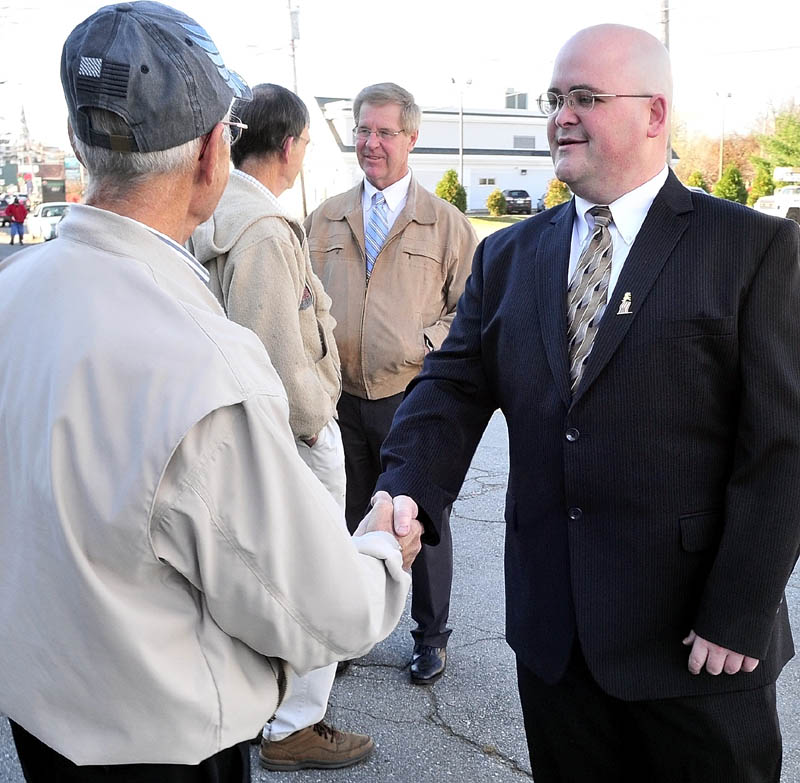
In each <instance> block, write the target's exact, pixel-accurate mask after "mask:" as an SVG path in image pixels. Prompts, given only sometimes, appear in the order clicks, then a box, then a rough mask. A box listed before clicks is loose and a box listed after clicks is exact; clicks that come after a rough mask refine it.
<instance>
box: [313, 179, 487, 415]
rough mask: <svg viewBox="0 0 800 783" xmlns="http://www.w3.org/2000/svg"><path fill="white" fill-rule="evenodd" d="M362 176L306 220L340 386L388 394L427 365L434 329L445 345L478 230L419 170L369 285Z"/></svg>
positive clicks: (374, 395)
mask: <svg viewBox="0 0 800 783" xmlns="http://www.w3.org/2000/svg"><path fill="white" fill-rule="evenodd" d="M362 191H363V184H359V185H357V186H356V187H355V188H353V189H352V190H348V191H347V192H346V193H342V194H341V195H339V196H334V197H333V198H330V199H328V200H327V201H325V202H324V203H323V204H322V205H321V206H319V207H318V208H317V209H316V210H315V211H314V212H313V213H312V214H311V215H309V217H308V219H307V220H306V231H307V232H308V242H309V248H310V250H311V263H312V265H313V267H314V271H315V272H316V273H317V274H318V275H319V277H320V279H321V280H322V284H323V285H324V286H325V290H326V291H327V292H328V294H329V295H330V297H331V299H332V300H333V305H332V307H331V312H332V313H333V316H334V317H335V318H336V322H337V326H336V331H335V335H336V344H337V346H338V347H339V355H340V357H341V360H342V387H343V389H344V391H346V392H347V393H348V394H353V395H355V396H357V397H362V398H366V399H382V398H383V397H389V396H391V395H392V394H397V393H399V392H402V391H403V390H404V389H405V388H406V386H407V385H408V383H409V381H410V380H411V379H412V378H413V377H414V376H415V375H416V374H417V373H418V372H419V371H420V369H421V368H422V360H423V359H424V358H425V353H426V344H425V338H426V337H427V338H428V340H429V341H430V343H431V345H432V346H433V347H434V348H439V347H440V346H441V344H442V342H443V341H444V338H445V337H447V333H448V332H449V331H450V324H451V323H452V322H453V318H454V317H455V312H456V305H457V303H458V299H459V297H460V296H461V294H462V292H463V291H464V284H465V283H466V280H467V277H468V276H469V271H470V266H471V263H472V255H473V253H474V252H475V246H476V245H477V238H476V236H475V231H474V230H473V228H472V226H471V225H470V223H469V221H468V220H467V219H466V218H465V217H464V215H462V214H461V212H459V211H458V209H456V208H455V207H454V206H452V205H451V204H448V203H447V202H446V201H443V200H442V199H440V198H437V197H436V196H434V195H433V194H431V193H429V192H428V191H427V190H425V188H423V187H422V186H421V185H420V184H419V183H418V182H417V181H416V179H414V178H413V177H412V178H411V184H410V185H409V188H408V199H407V201H406V205H405V207H404V208H403V210H402V212H401V213H400V214H399V215H398V216H397V220H396V221H395V223H394V225H393V226H392V229H391V231H390V232H389V236H388V237H387V240H386V243H385V244H384V246H383V248H382V249H381V252H380V253H379V254H378V258H377V259H376V262H375V268H374V269H373V272H372V275H371V277H370V281H369V284H366V271H365V262H364V218H363V212H362V207H361V198H362Z"/></svg>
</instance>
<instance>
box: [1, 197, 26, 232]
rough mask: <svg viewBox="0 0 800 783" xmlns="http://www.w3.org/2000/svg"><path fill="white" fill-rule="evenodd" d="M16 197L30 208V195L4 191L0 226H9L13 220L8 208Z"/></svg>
mask: <svg viewBox="0 0 800 783" xmlns="http://www.w3.org/2000/svg"><path fill="white" fill-rule="evenodd" d="M15 198H18V199H19V201H20V203H21V204H24V205H25V206H26V207H27V208H28V209H30V202H29V201H28V197H27V196H26V195H24V194H23V193H3V195H2V196H0V226H7V225H8V224H9V223H10V222H11V218H10V217H9V216H8V215H7V214H6V209H7V207H8V205H9V204H13V203H14V199H15Z"/></svg>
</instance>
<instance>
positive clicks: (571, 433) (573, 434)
mask: <svg viewBox="0 0 800 783" xmlns="http://www.w3.org/2000/svg"><path fill="white" fill-rule="evenodd" d="M564 435H565V437H566V438H567V440H568V441H569V442H570V443H575V441H576V440H578V438H580V436H581V434H580V432H578V430H576V429H575V427H570V428H569V429H568V430H567V431H566V432H565V433H564Z"/></svg>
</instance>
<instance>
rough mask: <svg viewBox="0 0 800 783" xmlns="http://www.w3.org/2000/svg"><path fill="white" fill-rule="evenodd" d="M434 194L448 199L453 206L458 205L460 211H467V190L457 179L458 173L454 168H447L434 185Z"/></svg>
mask: <svg viewBox="0 0 800 783" xmlns="http://www.w3.org/2000/svg"><path fill="white" fill-rule="evenodd" d="M435 192H436V195H437V196H438V197H439V198H443V199H444V200H445V201H449V202H450V203H451V204H452V205H453V206H454V207H458V208H459V209H460V210H461V211H462V212H466V211H467V191H466V190H464V186H463V185H462V184H461V183H460V182H459V181H458V174H456V170H455V169H448V170H447V171H445V173H444V176H443V177H442V178H441V179H440V180H439V184H438V185H437V186H436V191H435Z"/></svg>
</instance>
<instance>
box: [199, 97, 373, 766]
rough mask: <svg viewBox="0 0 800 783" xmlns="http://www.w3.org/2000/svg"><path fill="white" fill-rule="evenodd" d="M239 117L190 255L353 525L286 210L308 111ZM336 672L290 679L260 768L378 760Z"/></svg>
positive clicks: (308, 275) (308, 297)
mask: <svg viewBox="0 0 800 783" xmlns="http://www.w3.org/2000/svg"><path fill="white" fill-rule="evenodd" d="M240 117H241V119H242V121H243V122H245V123H246V124H247V133H246V134H244V135H243V137H242V139H241V141H240V142H239V143H238V144H237V145H236V146H235V147H233V149H232V151H231V157H232V159H233V163H234V166H235V167H236V168H235V169H234V171H233V172H232V173H231V177H230V180H229V182H228V185H227V187H226V188H225V192H224V194H223V196H222V198H221V199H220V202H219V205H218V206H217V208H216V210H215V211H214V215H213V216H212V217H211V218H210V219H209V220H207V221H206V222H205V223H202V224H201V225H200V226H198V227H197V229H196V230H195V232H194V234H193V235H192V238H191V239H190V241H189V245H188V247H189V249H190V250H191V251H192V252H193V254H194V255H195V257H196V258H197V259H198V260H199V261H200V262H201V263H203V264H204V265H205V267H206V269H207V270H208V273H209V278H210V280H209V284H210V286H211V290H212V291H213V292H214V294H215V296H216V297H217V299H218V300H219V301H220V303H221V304H222V306H223V307H224V308H225V312H226V313H227V314H228V317H229V318H231V319H233V320H234V321H236V322H237V323H239V324H241V325H242V326H246V327H248V328H249V329H252V330H253V331H254V332H255V333H256V335H257V336H258V337H259V339H260V340H261V342H263V343H264V346H265V348H266V349H267V353H268V354H269V357H270V359H271V360H272V364H273V366H274V367H275V370H276V371H277V373H278V376H279V377H280V379H281V381H283V385H284V388H285V389H286V396H287V399H288V402H289V424H290V426H291V429H292V434H293V435H294V438H295V445H296V446H297V451H298V453H299V454H300V456H301V457H302V458H303V460H304V461H305V463H306V464H307V465H308V466H309V467H310V468H311V470H312V471H313V472H314V475H316V476H317V478H318V479H319V480H320V481H321V482H322V483H323V485H324V486H325V487H326V488H327V489H328V491H329V492H330V493H331V495H332V497H333V498H334V500H335V501H336V503H337V505H338V506H339V508H340V510H341V524H342V527H344V524H345V523H344V498H345V472H344V451H343V449H342V436H341V434H340V432H339V427H338V425H337V423H336V403H337V401H338V399H339V394H340V392H341V370H340V367H339V354H338V352H337V350H336V342H335V340H334V336H333V328H334V326H335V321H334V320H333V318H332V317H331V314H330V305H331V300H330V298H329V297H328V295H327V294H326V293H325V291H324V290H323V288H322V283H320V281H319V278H318V277H317V276H316V275H315V274H314V272H313V270H312V269H311V261H310V259H309V256H308V242H307V241H306V235H305V231H304V230H303V227H302V225H301V224H300V223H299V222H298V221H297V220H296V219H295V218H293V217H292V216H291V215H290V214H289V213H288V212H287V211H286V209H284V207H283V206H282V205H281V203H280V202H279V201H278V197H279V196H280V195H281V194H282V193H283V192H284V191H285V190H287V189H288V188H291V187H292V185H293V184H294V181H295V179H296V178H297V175H298V174H299V172H300V169H301V167H302V165H303V158H304V156H305V152H306V148H307V146H308V144H309V140H310V136H309V130H308V122H309V118H308V110H307V108H306V106H305V104H304V103H303V102H302V101H301V100H300V98H298V97H297V95H295V94H294V93H293V92H291V91H290V90H287V89H286V88H285V87H280V86H279V85H276V84H260V85H258V86H256V87H254V88H253V99H252V101H250V102H249V103H247V104H245V105H244V106H243V107H242V109H241V111H240ZM335 674H336V664H330V665H329V666H326V667H324V668H322V669H317V670H316V671H313V672H309V673H308V674H306V675H305V676H303V677H298V676H297V675H295V674H293V673H290V675H289V680H290V688H289V693H288V696H287V697H286V699H285V700H284V702H283V704H281V706H280V708H279V709H278V711H277V713H276V714H275V718H274V720H273V721H272V722H271V723H270V724H269V725H268V726H267V727H266V728H265V731H264V737H263V740H262V742H261V749H260V754H259V760H260V763H261V765H262V766H264V767H266V768H267V769H272V770H287V769H305V768H309V767H319V768H334V767H346V766H350V765H351V764H355V763H356V762H358V761H361V760H363V759H364V758H366V757H367V756H368V755H369V754H370V753H371V752H372V749H373V748H374V743H373V742H372V740H371V739H370V738H369V737H367V736H365V735H363V734H355V733H352V732H343V731H339V730H337V729H335V728H333V727H331V726H328V725H326V724H325V723H323V722H322V719H323V718H324V716H325V711H326V709H327V706H328V697H329V696H330V691H331V687H332V685H333V679H334V676H335Z"/></svg>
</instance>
